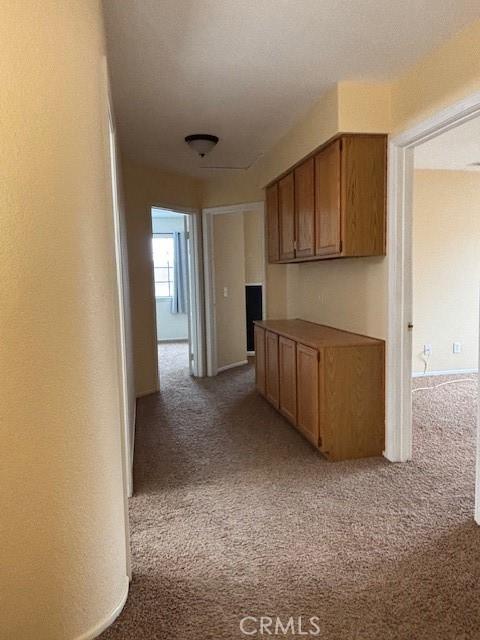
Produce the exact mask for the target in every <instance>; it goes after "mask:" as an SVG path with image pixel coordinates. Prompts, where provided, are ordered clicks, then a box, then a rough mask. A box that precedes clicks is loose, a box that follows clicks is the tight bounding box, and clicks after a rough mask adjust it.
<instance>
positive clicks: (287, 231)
mask: <svg viewBox="0 0 480 640" xmlns="http://www.w3.org/2000/svg"><path fill="white" fill-rule="evenodd" d="M278 222H279V225H280V226H279V238H280V260H293V259H294V258H295V199H294V183H293V173H288V174H287V175H286V176H285V177H284V178H282V179H281V180H280V181H279V183H278Z"/></svg>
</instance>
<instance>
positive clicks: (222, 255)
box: [213, 214, 247, 368]
mask: <svg viewBox="0 0 480 640" xmlns="http://www.w3.org/2000/svg"><path fill="white" fill-rule="evenodd" d="M213 256H214V265H215V271H214V287H215V325H216V334H217V367H218V368H221V367H225V366H227V365H230V364H234V363H236V362H242V361H244V360H245V359H246V354H247V342H246V332H245V243H244V228H243V215H242V214H219V215H215V216H213ZM224 288H227V294H228V295H227V297H225V296H224Z"/></svg>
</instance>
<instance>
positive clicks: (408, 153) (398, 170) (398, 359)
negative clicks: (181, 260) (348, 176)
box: [385, 94, 480, 523]
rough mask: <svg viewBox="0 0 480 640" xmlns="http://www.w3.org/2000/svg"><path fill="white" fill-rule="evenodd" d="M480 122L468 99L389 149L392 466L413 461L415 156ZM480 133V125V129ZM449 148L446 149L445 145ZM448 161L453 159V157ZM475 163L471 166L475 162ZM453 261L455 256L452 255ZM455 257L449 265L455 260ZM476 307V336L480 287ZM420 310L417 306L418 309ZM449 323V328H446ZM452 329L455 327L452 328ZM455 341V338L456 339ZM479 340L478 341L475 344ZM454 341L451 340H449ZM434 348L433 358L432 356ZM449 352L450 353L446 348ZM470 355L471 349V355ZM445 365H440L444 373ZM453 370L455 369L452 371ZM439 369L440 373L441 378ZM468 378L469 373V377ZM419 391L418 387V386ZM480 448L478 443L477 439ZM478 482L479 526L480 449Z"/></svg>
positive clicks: (425, 346)
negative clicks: (453, 133)
mask: <svg viewBox="0 0 480 640" xmlns="http://www.w3.org/2000/svg"><path fill="white" fill-rule="evenodd" d="M479 116H480V94H476V95H473V96H470V97H469V98H467V99H465V100H462V101H461V102H459V103H456V104H454V105H452V106H451V107H449V108H448V109H445V110H444V111H442V112H440V113H438V114H436V115H435V116H433V117H431V118H429V119H428V120H426V121H424V122H422V123H420V124H418V125H416V126H415V127H413V128H412V129H410V130H408V131H406V132H404V133H402V134H400V135H398V136H396V137H395V138H393V139H392V140H391V141H390V144H389V159H390V171H389V224H388V227H389V236H388V251H387V253H388V255H389V262H388V264H389V274H388V295H389V314H388V318H389V327H388V356H387V407H388V411H387V429H386V450H385V456H386V457H387V458H388V459H389V460H392V461H397V462H403V461H406V460H410V459H411V458H412V442H413V439H412V431H413V430H412V369H413V367H412V362H413V357H414V356H418V355H419V354H418V353H417V352H418V351H419V349H418V345H416V350H415V352H414V350H413V345H414V336H415V317H414V315H415V308H414V295H413V261H412V255H413V228H414V219H413V215H414V210H413V204H414V180H415V173H414V171H415V154H416V150H417V149H418V150H420V149H421V145H422V144H426V143H428V142H429V141H434V140H435V139H437V138H438V143H440V140H441V138H440V137H441V136H442V135H446V134H448V133H449V132H453V131H454V130H455V129H458V132H457V133H458V134H459V135H461V134H460V127H462V125H465V124H467V123H469V122H472V125H473V121H474V120H475V119H476V120H477V121H478V118H479ZM478 126H479V127H480V125H478ZM473 140H474V144H476V147H475V152H476V153H477V155H478V156H480V143H478V142H477V141H478V140H479V137H478V135H477V136H475V137H474V138H473ZM447 146H448V145H447ZM448 155H450V156H451V153H449V154H448ZM471 162H472V161H471ZM461 250H462V247H461V243H458V245H457V246H456V248H455V252H458V251H461ZM454 255H455V254H454ZM454 255H452V256H451V259H452V260H453V259H454ZM475 297H476V301H475V303H474V305H475V308H476V312H475V323H476V327H477V332H476V333H477V336H478V324H479V314H478V300H479V297H478V283H477V292H476V296H475ZM417 307H418V304H417ZM447 322H448V321H447V320H446V319H445V323H444V324H447ZM450 324H451V322H450ZM452 335H453V334H452ZM477 339H478V338H477ZM448 340H449V341H450V338H449V339H448ZM421 341H422V349H421V350H422V351H427V353H423V354H421V355H423V360H424V361H425V360H426V362H427V371H428V364H429V363H430V362H431V356H432V355H433V343H431V342H429V341H427V340H425V339H424V338H421ZM457 342H460V352H456V353H455V355H460V353H461V340H456V339H452V344H451V349H452V352H453V350H454V349H458V348H459V347H458V345H455V344H454V343H457ZM430 346H431V348H432V353H430V354H429V353H428V352H429V350H430ZM448 348H450V347H448ZM473 349H474V350H475V352H476V355H474V362H475V366H473V367H472V366H470V367H463V366H459V367H458V369H460V370H461V369H478V347H477V344H476V343H475V344H474V347H473ZM470 351H471V349H470ZM440 366H441V365H439V367H440ZM452 370H453V369H452ZM442 371H443V370H442V369H441V368H439V369H438V372H440V373H442ZM469 373H470V372H469ZM415 386H417V385H415ZM474 393H475V396H476V398H474V400H477V402H478V391H477V390H476V391H475V392H474ZM477 402H475V409H474V411H475V421H476V423H477V427H476V429H477V430H478V410H477V408H476V406H477ZM477 442H478V439H477ZM475 457H476V468H477V476H476V481H475V520H476V521H477V523H480V505H479V499H478V498H479V495H480V486H479V481H480V475H479V473H478V471H479V459H480V457H479V455H478V445H477V451H476V456H475Z"/></svg>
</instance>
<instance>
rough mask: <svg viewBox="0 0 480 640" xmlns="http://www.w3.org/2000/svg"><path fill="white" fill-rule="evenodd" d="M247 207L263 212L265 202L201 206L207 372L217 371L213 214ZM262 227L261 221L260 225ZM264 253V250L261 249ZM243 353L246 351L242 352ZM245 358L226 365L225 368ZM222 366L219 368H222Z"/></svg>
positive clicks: (213, 372) (215, 373) (264, 284)
mask: <svg viewBox="0 0 480 640" xmlns="http://www.w3.org/2000/svg"><path fill="white" fill-rule="evenodd" d="M250 211H257V212H261V213H262V214H263V215H264V216H265V203H264V201H263V200H261V201H257V202H246V203H244V204H243V203H242V204H233V205H229V206H223V207H207V208H206V209H202V226H203V262H204V276H205V337H206V356H207V357H206V366H207V376H209V377H212V376H216V375H217V373H219V369H218V364H217V327H216V320H215V304H216V300H215V256H214V246H213V216H217V215H225V214H228V215H233V214H239V213H246V212H250ZM264 228H265V225H264ZM264 255H265V252H264ZM262 303H263V309H264V311H263V313H264V315H265V309H266V308H267V307H266V305H267V265H266V259H265V258H264V261H263V289H262ZM245 357H246V355H245ZM237 364H238V365H241V364H245V362H239V363H234V364H233V365H228V368H230V367H234V366H236V365H237ZM222 370H223V369H222Z"/></svg>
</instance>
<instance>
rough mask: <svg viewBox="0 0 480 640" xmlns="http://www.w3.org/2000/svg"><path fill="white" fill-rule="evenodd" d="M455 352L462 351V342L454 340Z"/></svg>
mask: <svg viewBox="0 0 480 640" xmlns="http://www.w3.org/2000/svg"><path fill="white" fill-rule="evenodd" d="M453 353H462V343H461V342H454V343H453Z"/></svg>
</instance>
